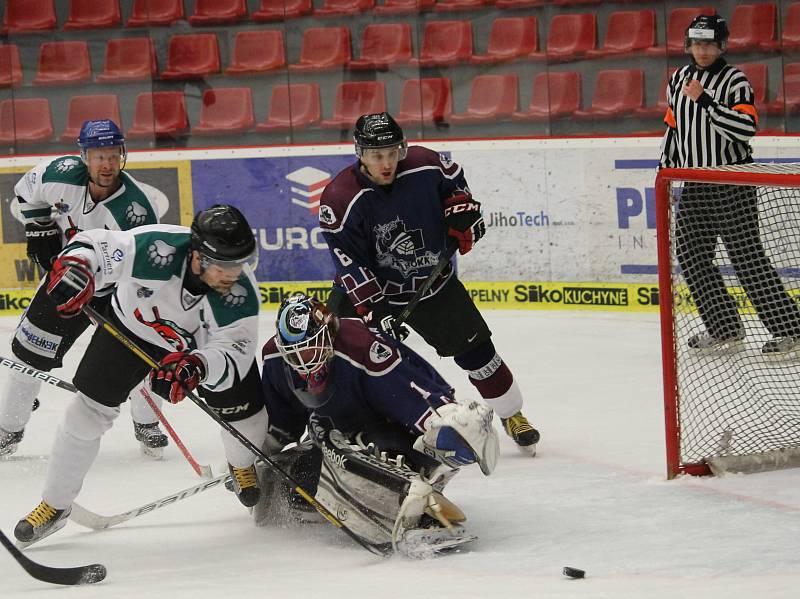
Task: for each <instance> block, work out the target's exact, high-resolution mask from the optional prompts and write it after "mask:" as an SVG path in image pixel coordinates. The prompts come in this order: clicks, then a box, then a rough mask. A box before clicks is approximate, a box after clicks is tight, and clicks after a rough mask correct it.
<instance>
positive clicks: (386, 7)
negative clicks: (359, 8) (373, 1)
mask: <svg viewBox="0 0 800 599" xmlns="http://www.w3.org/2000/svg"><path fill="white" fill-rule="evenodd" d="M435 4H436V0H384V2H383V4H379V5H377V6H376V7H375V8H373V9H372V12H373V14H376V15H411V14H417V13H420V12H422V11H424V10H430V9H431V8H433V7H434V5H435Z"/></svg>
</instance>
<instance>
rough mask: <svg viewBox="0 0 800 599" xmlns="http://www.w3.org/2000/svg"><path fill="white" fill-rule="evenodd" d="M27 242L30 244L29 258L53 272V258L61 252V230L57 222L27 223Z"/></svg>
mask: <svg viewBox="0 0 800 599" xmlns="http://www.w3.org/2000/svg"><path fill="white" fill-rule="evenodd" d="M25 240H26V241H27V242H28V250H27V252H28V258H30V259H31V260H33V261H34V262H36V264H38V265H39V266H41V267H42V268H44V269H45V270H51V269H52V268H53V267H52V262H53V258H55V257H56V256H58V253H59V252H60V251H61V229H59V228H58V225H57V224H56V223H55V221H52V220H51V221H50V222H48V223H37V222H32V223H27V224H26V225H25Z"/></svg>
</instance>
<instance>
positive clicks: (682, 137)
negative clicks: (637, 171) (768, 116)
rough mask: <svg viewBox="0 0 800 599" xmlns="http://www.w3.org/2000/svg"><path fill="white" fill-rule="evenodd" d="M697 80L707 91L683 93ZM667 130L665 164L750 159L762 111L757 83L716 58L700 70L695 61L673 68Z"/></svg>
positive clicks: (663, 150) (663, 147)
mask: <svg viewBox="0 0 800 599" xmlns="http://www.w3.org/2000/svg"><path fill="white" fill-rule="evenodd" d="M690 79H697V80H698V81H700V84H701V85H702V86H703V89H704V90H705V91H704V92H703V94H701V95H700V97H698V98H697V101H694V100H692V99H690V98H689V97H688V96H684V95H683V94H682V93H681V90H682V89H683V86H684V85H685V84H686V83H687V82H688V81H689V80H690ZM667 102H668V108H667V114H666V116H665V117H664V122H665V123H666V124H667V132H666V133H665V134H664V139H663V141H662V143H661V166H662V167H698V166H722V165H726V164H740V163H742V162H749V161H750V155H751V154H752V152H753V150H752V148H751V147H750V143H749V142H750V138H751V137H753V135H755V133H756V127H757V125H758V114H757V113H756V109H755V106H754V96H753V88H752V87H750V82H749V81H748V80H747V77H745V75H744V73H742V72H741V71H740V70H739V69H737V68H736V67H733V66H731V65H729V64H727V63H726V62H725V60H724V59H722V58H719V59H717V61H716V62H714V64H712V65H711V66H710V67H708V68H707V69H704V70H699V69H697V67H695V65H694V64H690V65H687V66H685V67H683V68H681V69H678V70H677V71H675V73H674V74H673V75H672V77H671V78H670V80H669V84H668V85H667Z"/></svg>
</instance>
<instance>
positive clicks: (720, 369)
mask: <svg viewBox="0 0 800 599" xmlns="http://www.w3.org/2000/svg"><path fill="white" fill-rule="evenodd" d="M684 183H690V184H695V183H700V184H714V186H713V187H708V188H707V187H705V186H704V187H703V189H704V190H705V189H710V190H712V193H713V192H714V190H720V191H719V193H720V198H724V199H722V200H720V201H728V199H729V198H733V199H732V200H731V203H732V204H736V202H737V201H738V197H737V195H736V194H742V197H744V194H751V195H750V198H751V199H752V194H753V190H755V197H756V199H755V202H756V204H757V214H758V217H757V219H756V220H757V222H758V232H759V238H760V239H759V241H760V244H761V246H763V249H764V252H765V254H766V256H767V258H768V260H769V263H770V264H771V265H772V266H773V267H774V268H775V271H776V272H777V273H778V274H779V276H780V281H781V283H782V284H783V286H784V289H785V290H786V293H787V294H788V295H789V297H790V298H792V300H794V303H795V304H798V303H800V164H797V163H774V164H773V163H770V164H748V165H737V166H726V167H716V168H691V169H685V168H682V169H674V168H666V169H661V170H660V171H659V173H658V176H657V177H656V227H657V247H658V277H659V303H660V311H661V341H662V365H663V388H664V416H665V431H666V454H667V455H666V457H667V476H668V477H669V478H674V477H675V476H677V475H679V474H692V475H706V474H723V473H725V472H730V471H735V472H756V471H762V470H773V469H777V468H784V467H793V466H800V349H798V351H797V352H792V353H791V354H790V355H785V356H781V359H778V360H775V359H768V358H767V357H766V356H765V355H764V354H763V353H762V352H763V350H762V347H763V345H762V344H763V343H765V342H767V341H768V340H770V339H771V338H773V336H772V335H771V334H770V332H769V331H768V330H767V329H766V328H765V326H764V324H763V321H764V318H763V306H762V310H761V311H760V312H758V315H757V311H756V309H754V306H753V303H751V301H750V298H749V295H748V294H747V293H745V291H744V289H743V288H742V285H741V284H740V282H739V280H738V277H737V274H736V273H737V270H736V269H734V268H732V267H731V260H730V256H729V254H728V252H727V249H725V245H726V244H723V243H722V242H721V240H720V239H718V240H717V244H716V247H715V248H714V249H713V252H714V257H713V263H714V265H715V266H716V267H717V268H719V272H721V273H722V275H723V280H724V285H725V289H726V291H727V293H728V295H729V296H730V297H731V298H733V299H734V301H735V304H736V306H737V308H738V310H736V311H738V314H739V318H740V319H741V320H742V324H743V325H744V332H745V340H744V344H743V346H742V348H741V349H739V350H737V351H730V352H726V351H724V350H723V351H720V352H719V353H715V352H709V353H705V354H703V353H700V354H698V352H697V351H696V349H695V350H693V349H692V348H689V347H688V345H687V341H688V339H690V338H691V337H692V336H693V335H697V334H700V333H702V332H704V331H705V327H704V326H703V323H702V321H701V319H700V316H699V313H698V310H697V307H696V305H695V302H694V298H693V296H692V293H691V292H690V291H689V286H688V284H687V281H686V279H685V278H684V273H683V269H682V267H681V265H680V263H679V261H678V259H677V256H678V252H677V251H676V235H675V233H676V228H675V222H676V215H677V212H678V210H679V207H680V201H679V196H680V190H681V189H682V187H683V184H684ZM716 185H719V186H733V187H727V188H726V187H716ZM693 189H694V190H695V191H693V192H692V193H694V194H696V193H697V191H696V189H697V187H696V186H695V187H694V188H693ZM723 193H724V194H727V195H724V196H723V195H722V194H723ZM694 197H695V196H692V199H694ZM734 241H735V240H734ZM685 245H686V244H685V243H684V246H683V247H682V250H681V251H682V254H681V255H682V256H683V257H684V260H687V259H686V252H687V250H686V249H685ZM741 264H742V263H741V261H740V262H739V269H740V270H741V269H742V266H741ZM790 304H791V302H790ZM782 315H783V312H781V313H780V315H779V317H780V318H782V317H783V316H782ZM759 316H761V318H759ZM773 316H775V314H773Z"/></svg>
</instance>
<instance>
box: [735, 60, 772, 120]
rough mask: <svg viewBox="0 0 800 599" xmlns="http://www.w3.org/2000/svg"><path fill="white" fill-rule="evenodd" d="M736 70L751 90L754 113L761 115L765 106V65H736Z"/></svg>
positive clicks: (755, 63)
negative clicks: (745, 78) (748, 83)
mask: <svg viewBox="0 0 800 599" xmlns="http://www.w3.org/2000/svg"><path fill="white" fill-rule="evenodd" d="M736 68H737V69H739V70H740V71H741V72H742V73H744V74H745V77H747V80H748V81H749V82H750V87H752V88H753V99H754V100H755V105H756V111H758V112H759V113H763V112H765V111H766V105H767V65H766V64H765V63H763V62H750V63H746V64H737V65H736Z"/></svg>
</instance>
